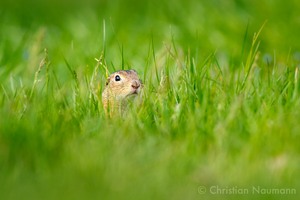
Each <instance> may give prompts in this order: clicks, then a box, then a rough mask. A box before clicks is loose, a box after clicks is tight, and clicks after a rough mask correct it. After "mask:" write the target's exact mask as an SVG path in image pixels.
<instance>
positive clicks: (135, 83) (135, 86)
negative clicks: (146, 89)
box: [131, 81, 140, 89]
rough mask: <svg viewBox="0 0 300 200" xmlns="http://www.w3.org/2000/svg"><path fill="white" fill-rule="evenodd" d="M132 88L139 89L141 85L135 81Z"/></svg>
mask: <svg viewBox="0 0 300 200" xmlns="http://www.w3.org/2000/svg"><path fill="white" fill-rule="evenodd" d="M131 87H133V88H134V89H138V88H139V87H140V83H139V82H138V81H133V82H132V84H131Z"/></svg>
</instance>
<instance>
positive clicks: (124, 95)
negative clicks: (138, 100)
mask: <svg viewBox="0 0 300 200" xmlns="http://www.w3.org/2000/svg"><path fill="white" fill-rule="evenodd" d="M116 76H119V77H120V81H116ZM141 87H142V82H141V80H140V79H139V77H138V74H137V72H136V71H135V70H120V71H116V72H114V73H112V74H111V75H110V76H109V77H108V79H107V81H106V86H105V88H104V90H103V92H102V104H103V108H104V110H105V112H106V114H107V113H109V114H110V116H112V115H114V114H116V113H120V114H121V113H122V112H123V111H124V110H125V108H126V106H127V101H128V99H129V98H131V97H135V96H137V94H139V92H140V90H141Z"/></svg>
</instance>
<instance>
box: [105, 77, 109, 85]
mask: <svg viewBox="0 0 300 200" xmlns="http://www.w3.org/2000/svg"><path fill="white" fill-rule="evenodd" d="M109 81H110V78H109V77H108V78H107V79H106V83H105V85H108V84H109Z"/></svg>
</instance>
